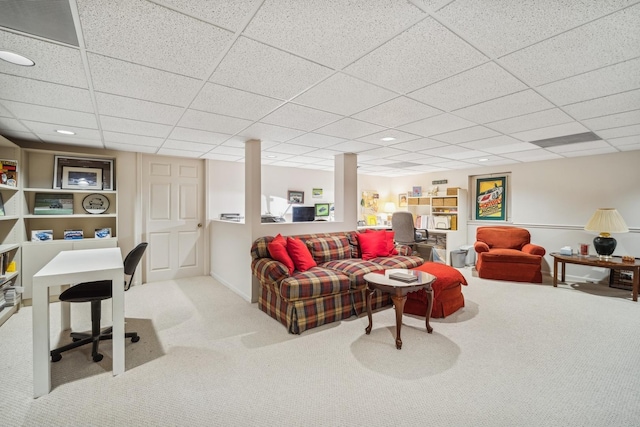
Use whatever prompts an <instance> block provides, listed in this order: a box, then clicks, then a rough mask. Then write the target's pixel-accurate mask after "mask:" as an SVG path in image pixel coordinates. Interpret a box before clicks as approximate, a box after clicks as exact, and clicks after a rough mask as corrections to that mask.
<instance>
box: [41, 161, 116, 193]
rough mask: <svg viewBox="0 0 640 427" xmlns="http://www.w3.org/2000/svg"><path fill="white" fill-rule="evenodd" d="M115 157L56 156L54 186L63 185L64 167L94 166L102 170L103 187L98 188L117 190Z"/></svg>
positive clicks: (93, 167)
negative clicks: (114, 168) (114, 170)
mask: <svg viewBox="0 0 640 427" xmlns="http://www.w3.org/2000/svg"><path fill="white" fill-rule="evenodd" d="M113 162H114V161H113V159H91V158H84V157H68V156H55V157H54V166H53V188H63V187H62V174H63V171H62V169H63V168H64V167H74V168H92V169H101V170H102V187H101V188H98V189H97V190H115V186H114V185H115V184H114V183H115V181H114V172H113Z"/></svg>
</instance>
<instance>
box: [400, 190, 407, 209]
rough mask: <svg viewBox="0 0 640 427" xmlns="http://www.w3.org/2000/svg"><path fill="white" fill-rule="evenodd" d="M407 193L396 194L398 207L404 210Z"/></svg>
mask: <svg viewBox="0 0 640 427" xmlns="http://www.w3.org/2000/svg"><path fill="white" fill-rule="evenodd" d="M407 202H408V200H407V193H400V194H398V207H400V208H406V207H407Z"/></svg>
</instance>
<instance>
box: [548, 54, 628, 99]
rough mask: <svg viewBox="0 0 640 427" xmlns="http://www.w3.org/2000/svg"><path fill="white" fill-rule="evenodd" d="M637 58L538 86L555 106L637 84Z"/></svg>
mask: <svg viewBox="0 0 640 427" xmlns="http://www.w3.org/2000/svg"><path fill="white" fill-rule="evenodd" d="M639 69H640V58H638V59H632V60H629V61H625V62H621V63H619V64H616V65H611V66H608V67H604V68H600V69H598V70H595V71H590V72H588V73H584V74H579V75H577V76H574V77H569V78H566V79H564V80H559V81H557V82H553V83H549V84H546V85H542V86H539V87H538V90H539V91H540V93H542V94H543V95H544V96H546V97H547V98H548V99H550V100H551V101H552V102H554V103H556V104H558V105H568V104H574V103H576V102H581V101H587V100H589V99H594V98H600V97H603V96H607V95H612V94H615V93H620V92H625V91H628V90H634V89H637V88H638V87H640V73H638V70H639Z"/></svg>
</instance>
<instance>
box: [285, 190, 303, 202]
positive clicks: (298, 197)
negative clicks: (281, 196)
mask: <svg viewBox="0 0 640 427" xmlns="http://www.w3.org/2000/svg"><path fill="white" fill-rule="evenodd" d="M287 199H289V203H291V204H302V203H304V191H295V190H289V191H288V192H287Z"/></svg>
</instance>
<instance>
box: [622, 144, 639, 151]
mask: <svg viewBox="0 0 640 427" xmlns="http://www.w3.org/2000/svg"><path fill="white" fill-rule="evenodd" d="M618 150H620V151H634V150H640V144H628V145H621V146H619V147H618Z"/></svg>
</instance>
